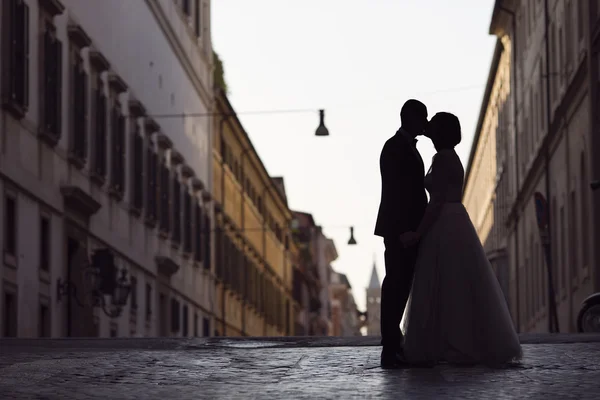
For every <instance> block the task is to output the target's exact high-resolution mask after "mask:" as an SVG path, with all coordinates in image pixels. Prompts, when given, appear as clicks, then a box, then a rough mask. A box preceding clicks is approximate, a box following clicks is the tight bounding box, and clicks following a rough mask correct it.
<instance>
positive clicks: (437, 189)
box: [402, 150, 522, 365]
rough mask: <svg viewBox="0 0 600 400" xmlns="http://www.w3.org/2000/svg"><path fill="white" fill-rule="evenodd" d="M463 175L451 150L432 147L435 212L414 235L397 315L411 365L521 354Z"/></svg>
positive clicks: (496, 360)
mask: <svg viewBox="0 0 600 400" xmlns="http://www.w3.org/2000/svg"><path fill="white" fill-rule="evenodd" d="M463 177H464V170H463V168H462V164H461V162H460V159H459V158H458V156H457V155H456V153H455V152H454V151H453V150H444V151H442V152H440V153H438V154H437V155H436V156H435V157H434V160H433V163H432V168H431V169H430V171H429V172H428V173H427V175H426V177H425V187H426V189H427V191H428V192H429V193H430V203H433V204H437V206H438V207H439V210H440V211H439V217H438V218H437V219H436V220H435V222H433V223H432V224H431V226H430V228H429V229H428V230H427V231H426V233H425V234H424V235H423V237H422V239H421V243H420V245H419V256H418V259H417V263H416V267H415V276H414V281H413V285H412V291H411V295H410V299H409V302H408V305H407V307H406V310H405V313H404V318H403V321H402V330H403V333H404V338H405V341H404V355H405V357H406V359H407V361H409V362H412V363H431V362H434V363H437V362H451V363H468V364H473V363H474V364H489V365H498V364H505V363H510V362H514V361H517V360H518V359H520V358H521V356H522V351H521V345H520V343H519V337H518V335H517V333H516V331H515V329H514V325H513V322H512V319H511V316H510V313H509V310H508V306H507V304H506V300H505V297H504V295H503V293H502V290H501V288H500V285H499V283H498V280H497V278H496V276H495V274H494V272H493V270H492V267H491V265H490V263H489V261H488V259H487V257H486V254H485V251H484V249H483V247H482V245H481V242H480V240H479V238H478V236H477V232H476V231H475V228H474V226H473V224H472V222H471V219H470V218H469V215H468V213H467V211H466V209H465V207H464V206H463V205H462V203H461V198H462V188H463Z"/></svg>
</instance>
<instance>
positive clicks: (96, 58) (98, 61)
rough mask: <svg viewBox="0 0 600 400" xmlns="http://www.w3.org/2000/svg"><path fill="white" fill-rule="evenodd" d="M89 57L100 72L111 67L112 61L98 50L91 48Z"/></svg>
mask: <svg viewBox="0 0 600 400" xmlns="http://www.w3.org/2000/svg"><path fill="white" fill-rule="evenodd" d="M89 57H90V64H91V65H92V67H94V68H95V69H97V70H98V71H99V72H104V71H108V70H109V69H110V63H109V62H108V60H107V59H106V57H104V56H103V55H102V53H100V52H99V51H98V50H91V51H90V54H89Z"/></svg>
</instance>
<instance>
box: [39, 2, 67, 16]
mask: <svg viewBox="0 0 600 400" xmlns="http://www.w3.org/2000/svg"><path fill="white" fill-rule="evenodd" d="M39 4H40V8H41V9H42V10H44V11H45V12H47V13H48V14H50V15H51V16H53V17H56V16H57V15H60V14H62V13H63V12H64V11H65V6H64V5H63V4H62V3H61V2H60V1H59V0H39Z"/></svg>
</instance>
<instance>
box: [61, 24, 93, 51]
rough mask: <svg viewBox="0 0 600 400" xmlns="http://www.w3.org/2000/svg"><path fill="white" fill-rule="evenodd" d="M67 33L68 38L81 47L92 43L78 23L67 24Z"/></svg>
mask: <svg viewBox="0 0 600 400" xmlns="http://www.w3.org/2000/svg"><path fill="white" fill-rule="evenodd" d="M67 34H68V35H69V39H70V40H71V41H72V42H73V43H74V44H75V45H76V46H77V47H79V48H81V49H83V48H84V47H89V46H91V45H92V39H91V38H90V37H89V36H88V35H87V33H85V31H84V30H83V28H82V27H81V26H80V25H76V24H74V23H71V24H69V26H68V28H67Z"/></svg>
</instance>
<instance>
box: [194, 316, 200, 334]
mask: <svg viewBox="0 0 600 400" xmlns="http://www.w3.org/2000/svg"><path fill="white" fill-rule="evenodd" d="M198 322H199V321H198V314H197V313H194V337H198Z"/></svg>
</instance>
